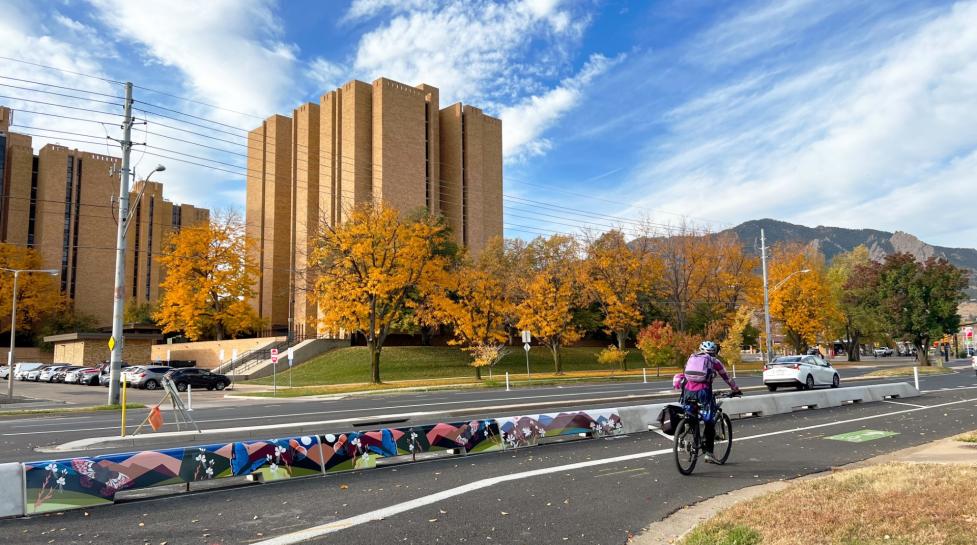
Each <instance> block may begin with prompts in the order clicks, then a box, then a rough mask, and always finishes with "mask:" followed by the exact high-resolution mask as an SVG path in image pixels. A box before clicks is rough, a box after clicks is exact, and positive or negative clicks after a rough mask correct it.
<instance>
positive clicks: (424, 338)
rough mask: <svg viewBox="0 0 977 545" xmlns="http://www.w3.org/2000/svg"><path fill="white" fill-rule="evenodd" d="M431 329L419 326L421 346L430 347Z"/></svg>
mask: <svg viewBox="0 0 977 545" xmlns="http://www.w3.org/2000/svg"><path fill="white" fill-rule="evenodd" d="M431 333H432V332H431V327H430V326H426V325H422V326H421V346H431V337H432V334H431Z"/></svg>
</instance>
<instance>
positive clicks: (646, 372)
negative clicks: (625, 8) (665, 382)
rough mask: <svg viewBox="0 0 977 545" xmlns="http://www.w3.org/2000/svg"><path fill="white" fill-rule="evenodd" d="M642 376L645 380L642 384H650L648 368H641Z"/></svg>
mask: <svg viewBox="0 0 977 545" xmlns="http://www.w3.org/2000/svg"><path fill="white" fill-rule="evenodd" d="M641 376H642V378H643V379H644V380H643V381H642V382H643V383H644V384H648V368H647V367H642V368H641Z"/></svg>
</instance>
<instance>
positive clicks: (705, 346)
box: [699, 341, 719, 356]
mask: <svg viewBox="0 0 977 545" xmlns="http://www.w3.org/2000/svg"><path fill="white" fill-rule="evenodd" d="M699 352H705V353H706V354H711V355H713V356H715V355H716V354H718V353H719V345H718V344H716V343H714V342H712V341H702V344H700V345H699Z"/></svg>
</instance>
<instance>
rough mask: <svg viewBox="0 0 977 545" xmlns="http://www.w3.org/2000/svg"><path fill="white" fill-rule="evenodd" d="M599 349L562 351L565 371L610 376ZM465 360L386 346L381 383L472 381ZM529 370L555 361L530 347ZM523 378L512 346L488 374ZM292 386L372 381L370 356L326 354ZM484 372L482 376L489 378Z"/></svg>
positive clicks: (354, 350)
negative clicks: (599, 371) (602, 373)
mask: <svg viewBox="0 0 977 545" xmlns="http://www.w3.org/2000/svg"><path fill="white" fill-rule="evenodd" d="M600 350H601V348H600V347H574V348H565V349H563V351H562V354H563V357H562V360H563V370H564V371H591V370H603V371H609V370H610V369H608V368H607V367H605V366H601V365H600V364H598V363H597V358H596V354H597V352H599V351H600ZM469 361H471V360H470V359H469V357H468V355H467V354H466V353H464V352H462V351H461V350H460V349H458V348H449V347H440V346H390V347H386V348H384V349H383V352H382V353H381V355H380V378H381V380H383V381H385V382H386V381H400V380H431V379H446V378H456V377H474V375H475V370H474V369H473V368H472V367H471V366H470V365H469ZM641 366H642V359H641V354H640V353H639V352H638V351H637V350H631V352H630V353H629V354H628V369H639V368H641ZM529 367H530V370H531V371H532V372H533V373H552V372H553V371H554V367H553V357H552V354H551V352H550V351H549V350H548V349H546V348H543V347H539V346H534V347H533V349H532V350H530V352H529ZM506 371H509V372H510V373H512V374H523V375H525V373H526V354H525V352H523V350H522V348H521V347H511V348H510V349H509V353H508V354H507V355H506V356H505V357H504V358H503V359H502V361H500V362H499V363H498V364H496V365H495V367H494V368H493V369H492V373H493V374H494V375H496V376H501V375H504V374H505V372H506ZM293 372H294V374H293V376H292V385H293V386H312V385H319V384H349V383H364V382H369V381H370V353H369V352H368V351H367V349H366V347H360V346H355V347H349V348H340V349H337V350H331V351H329V352H326V353H325V354H323V355H321V356H319V357H318V358H315V359H313V360H312V361H309V362H306V363H304V364H302V365H299V366H297V367H296V368H295V370H294V371H293ZM488 376H489V374H488V370H487V369H485V370H483V371H482V377H483V378H488ZM249 383H252V384H271V383H272V378H271V377H266V378H263V379H259V380H254V381H249ZM278 384H279V385H286V384H288V371H287V370H286V371H280V372H279V373H278Z"/></svg>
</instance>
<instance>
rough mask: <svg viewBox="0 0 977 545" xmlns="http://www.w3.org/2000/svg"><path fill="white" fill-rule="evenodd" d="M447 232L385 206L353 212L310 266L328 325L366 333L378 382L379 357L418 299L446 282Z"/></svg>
mask: <svg viewBox="0 0 977 545" xmlns="http://www.w3.org/2000/svg"><path fill="white" fill-rule="evenodd" d="M447 239H448V230H447V227H446V226H445V225H444V224H443V223H441V222H438V221H436V220H435V219H434V218H430V217H423V218H420V219H417V220H406V219H404V218H402V217H401V216H400V215H399V214H398V213H397V211H396V210H394V209H392V208H388V207H386V206H384V205H382V204H377V205H364V206H360V207H357V208H354V209H353V210H352V211H351V213H350V217H349V219H348V220H347V221H346V222H345V223H343V224H342V225H339V226H332V225H323V226H322V228H321V229H320V233H318V235H317V237H316V240H315V242H314V244H313V248H312V252H311V255H310V259H309V262H310V264H311V265H312V268H313V272H314V276H315V278H316V282H315V287H314V294H313V296H314V299H315V300H316V302H317V303H318V305H319V308H320V309H322V316H321V318H320V321H321V324H322V325H323V326H324V327H325V328H327V329H332V330H344V331H347V332H353V333H361V334H362V335H363V336H364V337H365V338H366V343H367V347H368V348H369V350H370V370H371V380H372V382H373V383H374V384H379V383H380V352H381V350H382V349H383V345H384V342H386V339H387V336H388V335H389V334H390V331H391V328H392V326H393V325H394V324H396V323H397V322H399V321H401V320H403V318H404V316H405V314H406V312H407V311H408V309H409V307H410V306H411V305H413V304H415V303H414V302H413V301H415V300H416V299H415V295H418V294H420V295H421V296H424V295H426V294H429V293H430V292H431V291H433V290H435V289H436V287H437V286H438V285H439V283H440V282H442V281H443V280H444V278H445V274H444V271H445V270H446V269H447V265H448V258H447V257H445V256H444V255H441V253H440V251H439V249H440V248H443V247H444V246H445V245H446V242H447Z"/></svg>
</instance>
